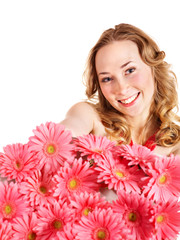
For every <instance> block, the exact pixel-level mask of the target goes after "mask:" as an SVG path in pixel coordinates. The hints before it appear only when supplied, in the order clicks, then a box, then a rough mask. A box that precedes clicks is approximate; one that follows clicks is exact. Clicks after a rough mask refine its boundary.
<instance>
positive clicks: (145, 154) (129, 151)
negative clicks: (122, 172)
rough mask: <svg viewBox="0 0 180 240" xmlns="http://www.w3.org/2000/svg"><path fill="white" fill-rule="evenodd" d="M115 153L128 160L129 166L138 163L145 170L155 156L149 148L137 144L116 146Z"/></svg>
mask: <svg viewBox="0 0 180 240" xmlns="http://www.w3.org/2000/svg"><path fill="white" fill-rule="evenodd" d="M115 153H116V154H118V155H119V156H121V157H124V158H125V159H127V160H129V165H130V166H131V165H140V166H141V168H142V169H143V170H146V168H148V167H149V166H150V163H153V162H154V161H155V159H156V158H157V155H155V154H154V153H153V151H151V150H150V149H149V148H147V147H145V146H142V145H138V144H133V145H121V146H117V147H116V148H115Z"/></svg>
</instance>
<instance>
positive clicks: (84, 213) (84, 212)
mask: <svg viewBox="0 0 180 240" xmlns="http://www.w3.org/2000/svg"><path fill="white" fill-rule="evenodd" d="M89 212H91V210H90V209H89V208H85V209H84V210H83V215H85V216H88V214H89Z"/></svg>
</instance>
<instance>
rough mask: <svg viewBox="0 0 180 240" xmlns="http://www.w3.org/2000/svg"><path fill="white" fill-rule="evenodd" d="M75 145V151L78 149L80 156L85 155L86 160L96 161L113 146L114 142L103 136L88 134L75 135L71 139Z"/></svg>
mask: <svg viewBox="0 0 180 240" xmlns="http://www.w3.org/2000/svg"><path fill="white" fill-rule="evenodd" d="M73 143H74V145H75V151H79V152H80V153H81V156H87V160H92V159H93V160H94V161H98V159H101V158H102V157H103V156H104V155H106V153H107V152H109V151H111V150H112V149H113V147H114V146H115V142H112V141H110V140H108V139H107V137H103V136H95V135H93V134H88V135H84V136H80V137H77V138H76V139H74V140H73Z"/></svg>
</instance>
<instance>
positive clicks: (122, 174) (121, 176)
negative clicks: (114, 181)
mask: <svg viewBox="0 0 180 240" xmlns="http://www.w3.org/2000/svg"><path fill="white" fill-rule="evenodd" d="M116 175H117V176H118V177H120V178H123V177H124V173H123V172H120V171H116Z"/></svg>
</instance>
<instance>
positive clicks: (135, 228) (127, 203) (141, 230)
mask: <svg viewBox="0 0 180 240" xmlns="http://www.w3.org/2000/svg"><path fill="white" fill-rule="evenodd" d="M112 208H113V210H114V212H116V213H118V214H120V215H122V218H123V220H124V221H125V225H126V227H127V228H128V229H129V230H130V233H129V234H128V237H129V239H131V240H135V239H137V240H141V239H148V238H149V237H151V234H152V231H153V224H152V222H151V218H152V213H151V211H152V205H151V203H150V202H149V201H148V200H147V199H146V198H144V197H143V196H140V195H139V194H137V193H126V192H124V191H119V192H118V199H117V200H116V201H114V202H113V205H112Z"/></svg>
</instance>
